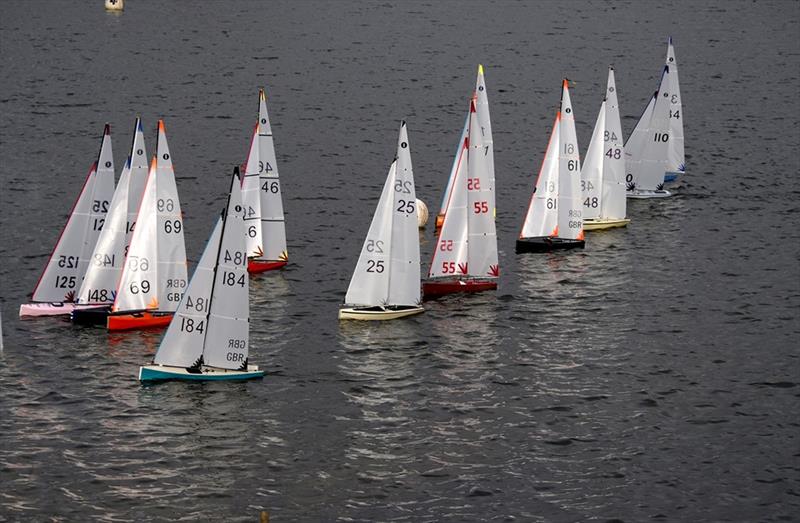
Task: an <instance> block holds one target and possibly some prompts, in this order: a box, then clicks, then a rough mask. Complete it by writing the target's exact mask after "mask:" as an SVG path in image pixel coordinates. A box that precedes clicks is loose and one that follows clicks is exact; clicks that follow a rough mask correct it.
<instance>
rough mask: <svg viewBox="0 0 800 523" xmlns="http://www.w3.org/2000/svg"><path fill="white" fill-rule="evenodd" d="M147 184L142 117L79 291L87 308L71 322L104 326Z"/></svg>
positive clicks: (75, 312) (138, 122)
mask: <svg viewBox="0 0 800 523" xmlns="http://www.w3.org/2000/svg"><path fill="white" fill-rule="evenodd" d="M146 182H147V150H146V149H145V144H144V130H143V129H142V122H141V120H140V119H139V118H137V119H136V123H135V124H134V128H133V140H132V144H131V153H130V155H129V156H128V160H127V161H126V162H125V167H124V168H123V169H122V174H121V175H120V178H119V182H118V183H117V188H116V190H115V191H114V196H113V197H112V198H111V203H110V204H109V206H108V214H107V215H106V220H105V223H104V224H103V230H102V231H101V232H100V237H99V238H98V239H97V244H96V245H95V247H94V251H93V252H92V255H91V258H89V260H88V261H89V267H88V269H87V270H86V276H85V277H84V279H83V283H82V284H81V286H80V290H79V291H78V300H77V301H78V303H80V304H82V305H88V307H85V308H84V307H81V308H78V309H76V310H75V311H73V312H72V321H73V322H75V323H81V324H90V325H91V324H101V325H105V323H106V316H108V311H109V310H110V307H111V304H112V303H113V302H114V299H115V297H116V294H117V283H118V282H119V277H120V274H121V271H122V266H123V264H124V263H125V254H126V253H127V252H128V242H129V241H130V238H131V236H132V234H133V230H134V228H135V225H136V213H137V211H138V210H139V203H140V201H141V199H142V192H143V190H144V186H145V183H146Z"/></svg>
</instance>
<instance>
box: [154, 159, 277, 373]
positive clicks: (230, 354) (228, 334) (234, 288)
mask: <svg viewBox="0 0 800 523" xmlns="http://www.w3.org/2000/svg"><path fill="white" fill-rule="evenodd" d="M244 216H245V209H244V208H243V206H242V193H241V180H240V179H239V169H238V168H236V169H234V174H233V178H232V180H231V191H230V195H229V196H228V203H227V205H226V207H225V211H224V212H223V214H222V216H221V217H220V218H219V219H218V220H217V223H216V225H215V226H214V230H213V232H212V233H211V238H209V240H208V243H207V244H206V248H205V250H204V251H203V255H202V257H201V258H200V262H199V263H198V264H197V268H196V269H195V272H194V275H193V276H192V280H191V281H190V282H189V286H188V288H187V289H186V292H185V293H184V295H183V297H182V299H181V301H180V304H179V305H178V309H177V311H176V313H175V316H174V317H173V319H172V322H171V323H170V324H169V327H168V328H167V332H166V333H165V335H164V338H163V339H162V340H161V345H160V346H159V347H158V351H157V352H156V355H155V358H154V359H153V364H152V365H146V366H144V367H140V368H139V380H140V381H157V380H245V379H252V378H261V377H263V376H264V371H261V370H259V369H258V367H257V366H255V365H249V364H248V356H249V346H250V326H249V322H250V304H249V291H250V283H249V280H248V277H247V251H246V248H247V246H246V243H245V237H246V236H245V230H246V227H245V221H244Z"/></svg>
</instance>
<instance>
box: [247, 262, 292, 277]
mask: <svg viewBox="0 0 800 523" xmlns="http://www.w3.org/2000/svg"><path fill="white" fill-rule="evenodd" d="M286 263H287V262H285V261H267V260H247V272H249V273H250V274H258V273H260V272H267V271H274V270H277V269H282V268H283V267H284V266H285V265H286Z"/></svg>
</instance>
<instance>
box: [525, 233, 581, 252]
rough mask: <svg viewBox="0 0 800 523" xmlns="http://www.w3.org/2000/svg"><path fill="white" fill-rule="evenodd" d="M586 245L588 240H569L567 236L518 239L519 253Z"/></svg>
mask: <svg viewBox="0 0 800 523" xmlns="http://www.w3.org/2000/svg"><path fill="white" fill-rule="evenodd" d="M584 247H586V242H585V241H583V240H568V239H566V238H555V237H550V236H540V237H535V238H520V239H518V240H517V254H520V253H523V252H551V251H560V250H566V249H583V248H584Z"/></svg>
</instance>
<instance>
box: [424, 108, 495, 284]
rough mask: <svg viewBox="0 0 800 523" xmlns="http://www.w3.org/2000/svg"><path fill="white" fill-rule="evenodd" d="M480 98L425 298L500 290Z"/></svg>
mask: <svg viewBox="0 0 800 523" xmlns="http://www.w3.org/2000/svg"><path fill="white" fill-rule="evenodd" d="M476 106H477V96H476V97H473V99H472V102H471V104H470V116H469V126H468V129H467V134H466V136H465V137H464V142H463V144H462V152H461V153H460V156H461V158H462V161H461V162H459V168H458V169H457V171H456V176H455V179H454V180H453V184H452V189H451V191H450V197H449V199H448V202H447V206H446V207H445V214H444V221H443V223H442V228H441V230H440V231H439V236H438V238H437V239H436V245H435V247H434V253H433V260H432V261H431V267H430V271H429V273H428V276H429V278H430V279H429V280H428V281H426V282H425V283H423V285H422V292H423V295H424V296H425V297H435V296H441V295H444V294H450V293H454V292H477V291H483V290H489V289H496V288H497V278H498V276H499V275H500V268H499V265H498V261H497V233H496V231H495V223H494V199H493V198H492V195H493V193H494V191H492V180H491V178H490V172H489V169H488V161H489V157H488V149H487V146H486V145H485V143H484V142H483V133H482V132H481V129H482V126H481V125H480V122H479V121H478V114H477V107H476Z"/></svg>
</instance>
